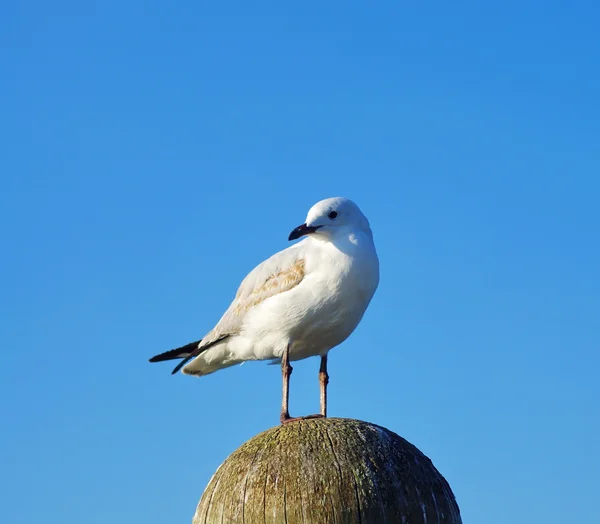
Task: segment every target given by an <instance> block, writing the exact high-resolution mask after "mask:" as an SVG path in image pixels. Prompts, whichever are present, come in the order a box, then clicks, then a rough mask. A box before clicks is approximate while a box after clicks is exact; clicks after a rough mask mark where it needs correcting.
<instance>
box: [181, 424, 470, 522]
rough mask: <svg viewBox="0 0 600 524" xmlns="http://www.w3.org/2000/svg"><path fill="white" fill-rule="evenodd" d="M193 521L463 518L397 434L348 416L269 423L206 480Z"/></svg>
mask: <svg viewBox="0 0 600 524" xmlns="http://www.w3.org/2000/svg"><path fill="white" fill-rule="evenodd" d="M192 522H193V524H216V523H219V524H221V523H238V522H239V523H244V524H263V523H264V524H266V523H270V524H283V523H286V524H296V523H298V524H299V523H304V524H309V523H312V524H327V523H331V524H346V523H348V524H354V523H361V524H369V523H374V524H395V523H398V524H441V523H444V524H462V520H461V517H460V511H459V509H458V505H457V503H456V500H455V498H454V495H453V494H452V491H451V489H450V486H449V485H448V483H447V482H446V480H445V479H444V477H442V475H441V474H440V473H439V472H438V471H437V470H436V469H435V467H434V466H433V464H432V463H431V461H430V460H429V459H428V458H427V457H426V456H425V455H423V454H422V453H421V452H420V451H419V450H418V449H417V448H416V447H415V446H413V445H412V444H410V443H409V442H407V441H406V440H404V439H403V438H402V437H399V436H398V435H396V434H395V433H393V432H391V431H389V430H387V429H385V428H382V427H380V426H376V425H374V424H369V423H367V422H361V421H359V420H352V419H335V418H327V419H309V420H300V421H296V422H292V423H289V424H286V425H283V426H277V427H274V428H272V429H269V430H267V431H265V432H263V433H261V434H260V435H257V436H256V437H254V438H252V439H251V440H249V441H248V442H246V443H245V444H243V445H242V446H241V447H240V448H239V449H237V450H236V451H234V452H233V453H232V454H231V455H230V456H229V457H228V458H227V459H226V460H225V462H224V463H223V464H222V465H221V466H220V467H219V469H218V470H217V471H216V473H215V474H214V476H213V478H212V479H211V480H210V482H209V484H208V486H207V488H206V490H205V491H204V494H203V495H202V498H201V500H200V503H199V504H198V507H197V509H196V513H195V515H194V518H193V521H192Z"/></svg>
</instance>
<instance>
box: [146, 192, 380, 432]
mask: <svg viewBox="0 0 600 524" xmlns="http://www.w3.org/2000/svg"><path fill="white" fill-rule="evenodd" d="M300 237H305V238H303V240H302V241H300V242H298V243H296V244H294V245H293V246H291V247H289V248H287V249H284V250H283V251H280V252H279V253H276V254H275V255H273V256H272V257H271V258H269V259H267V260H265V261H264V262H262V263H261V264H259V265H258V266H257V267H256V268H254V270H252V271H251V272H250V273H249V274H248V276H246V278H245V279H244V280H243V282H242V283H241V285H240V287H239V289H238V291H237V294H236V295H235V298H234V300H233V302H232V303H231V305H230V306H229V308H228V309H227V311H226V312H225V314H224V315H223V317H222V318H221V320H220V321H219V322H218V323H217V325H216V326H215V327H214V328H213V329H212V330H211V331H209V332H208V333H207V334H206V336H205V337H204V338H203V339H202V340H199V341H196V342H192V343H190V344H187V345H185V346H183V347H180V348H177V349H172V350H170V351H167V352H166V353H162V354H160V355H157V356H155V357H152V358H151V359H150V362H160V361H163V360H171V359H176V358H182V359H183V361H182V362H180V363H179V365H177V367H176V368H175V369H174V370H173V373H176V372H177V371H179V370H180V369H182V368H183V369H182V371H183V373H184V374H186V375H196V376H203V375H208V374H209V373H214V372H215V371H218V370H220V369H224V368H227V367H229V366H233V365H235V364H238V363H241V362H244V361H247V360H273V361H274V363H279V362H281V369H282V377H283V399H282V407H281V422H282V423H285V422H289V421H290V420H295V419H292V418H291V417H290V415H289V411H288V400H289V378H290V375H291V373H292V366H291V365H290V361H295V360H302V359H304V358H307V357H312V356H317V355H318V356H320V357H321V366H320V369H319V383H320V393H321V394H320V401H321V410H320V414H319V415H311V417H326V416H327V384H328V382H329V376H328V374H327V354H328V352H329V350H330V349H332V348H333V347H335V346H337V345H338V344H341V343H342V342H343V341H344V340H346V338H348V336H350V334H351V333H352V332H353V331H354V329H355V328H356V326H357V325H358V323H359V322H360V320H361V319H362V317H363V314H364V313H365V311H366V309H367V306H368V305H369V302H370V301H371V299H372V298H373V295H374V293H375V290H376V289H377V285H378V284H379V259H378V258H377V252H376V251H375V244H374V242H373V233H372V232H371V227H370V225H369V221H368V220H367V218H366V217H365V216H364V215H363V214H362V212H361V211H360V209H359V208H358V206H357V205H356V204H355V203H354V202H352V201H351V200H349V199H347V198H341V197H337V198H328V199H326V200H322V201H320V202H318V203H317V204H315V205H314V206H313V207H312V208H311V209H310V210H309V212H308V215H307V217H306V222H305V223H304V224H302V225H301V226H298V227H297V228H296V229H294V230H293V231H292V232H291V234H290V236H289V240H296V239H298V238H300ZM190 360H191V362H190ZM305 418H306V417H305Z"/></svg>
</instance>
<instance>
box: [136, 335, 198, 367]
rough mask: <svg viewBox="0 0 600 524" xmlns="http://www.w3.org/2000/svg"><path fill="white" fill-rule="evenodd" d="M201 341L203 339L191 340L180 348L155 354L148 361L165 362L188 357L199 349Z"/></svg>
mask: <svg viewBox="0 0 600 524" xmlns="http://www.w3.org/2000/svg"><path fill="white" fill-rule="evenodd" d="M200 342H201V340H196V341H195V342H190V343H189V344H186V345H185V346H181V347H180V348H175V349H170V350H169V351H165V352H164V353H160V354H159V355H154V356H153V357H152V358H150V359H149V360H148V362H164V361H165V360H174V359H176V358H188V357H189V356H190V355H193V354H194V353H195V352H197V351H198V344H200Z"/></svg>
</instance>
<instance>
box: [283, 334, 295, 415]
mask: <svg viewBox="0 0 600 524" xmlns="http://www.w3.org/2000/svg"><path fill="white" fill-rule="evenodd" d="M293 369H294V368H292V366H291V364H290V346H289V344H288V345H287V346H286V347H285V351H284V352H283V357H282V359H281V377H282V379H283V396H282V399H281V416H280V420H281V423H282V424H285V423H286V422H289V421H290V420H292V419H291V418H290V411H289V402H290V375H291V374H292V371H293Z"/></svg>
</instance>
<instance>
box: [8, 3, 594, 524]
mask: <svg viewBox="0 0 600 524" xmlns="http://www.w3.org/2000/svg"><path fill="white" fill-rule="evenodd" d="M198 4H199V3H198V2H190V1H183V2H177V3H171V4H168V5H167V3H165V2H155V1H150V2H148V1H144V2H141V1H136V2H131V1H127V0H126V1H119V2H116V1H114V0H108V1H104V2H83V3H82V2H67V1H57V2H40V1H35V0H34V1H31V2H27V3H25V2H4V3H3V4H2V7H0V66H1V69H2V71H3V75H2V77H3V80H2V81H1V82H0V114H1V115H2V118H1V120H0V140H1V143H2V146H3V147H2V151H3V152H2V155H1V159H0V177H1V187H2V190H1V192H0V220H1V223H2V226H3V227H2V245H3V249H2V257H0V289H1V290H2V292H1V294H0V301H1V308H2V315H1V317H0V347H1V348H2V365H1V366H0V399H1V400H0V413H1V417H2V421H3V422H2V431H1V432H0V463H1V464H2V466H1V468H0V470H1V472H2V473H1V474H0V493H1V495H0V498H1V499H2V512H3V517H4V521H5V522H10V523H11V524H29V523H33V522H39V521H40V520H47V521H49V522H61V523H64V524H75V523H77V524H79V523H81V522H85V523H86V524H95V523H104V522H107V521H109V522H115V523H125V522H128V523H129V522H132V521H136V522H144V523H147V524H150V523H157V524H163V523H164V522H189V521H190V519H191V517H192V514H193V511H194V508H195V505H196V503H197V501H198V500H199V497H200V495H201V493H202V491H203V489H204V487H205V485H206V483H207V482H208V480H209V478H210V476H211V475H212V473H213V472H214V470H215V469H216V468H217V466H218V465H219V464H220V463H221V462H222V461H223V460H224V459H225V457H226V456H227V455H228V454H229V453H230V452H231V451H233V450H234V449H235V448H237V447H238V446H239V445H240V444H242V443H243V442H244V441H246V440H247V439H249V438H250V437H252V436H253V435H255V434H257V433H259V432H260V431H262V430H264V429H267V428H269V427H271V426H273V425H275V424H277V422H278V409H279V403H280V374H279V370H278V369H277V368H276V367H271V366H266V365H264V363H249V364H245V365H244V366H242V367H241V368H240V367H236V368H232V369H229V370H225V371H222V372H220V373H217V374H215V375H211V376H209V377H205V378H202V379H194V378H191V377H185V376H181V375H180V376H176V377H172V376H170V370H171V366H170V365H168V364H167V365H157V364H155V365H151V364H149V363H148V362H147V359H148V358H149V357H150V356H152V355H154V354H155V353H159V352H161V351H163V350H166V349H169V348H171V347H174V346H177V345H181V344H184V343H187V342H189V341H191V340H194V339H195V338H200V337H201V336H202V335H203V334H204V333H205V332H206V331H208V330H209V329H210V328H211V327H212V326H213V324H214V323H215V322H216V321H217V320H218V319H219V317H220V315H221V313H222V312H223V311H224V309H225V308H226V307H227V305H228V303H229V301H230V299H231V298H232V297H233V294H234V293H235V290H236V288H237V285H238V284H239V282H240V280H241V279H242V278H243V276H244V275H245V274H246V273H247V272H248V271H249V270H250V269H252V268H253V267H254V265H256V264H257V263H258V262H260V261H261V260H263V259H264V258H266V257H267V256H269V255H270V254H271V253H273V252H275V251H277V250H279V249H282V248H284V247H286V246H287V245H288V243H287V235H288V233H289V232H290V231H291V229H292V228H293V227H295V226H297V225H298V224H300V223H301V222H303V221H304V217H305V215H306V211H307V210H308V208H309V207H310V206H311V205H312V204H313V203H314V202H316V201H318V200H320V199H322V198H325V197H330V196H337V195H343V196H348V197H350V198H353V199H354V200H356V202H357V203H358V204H359V205H360V206H361V208H362V209H363V211H364V212H365V214H366V215H367V216H368V217H369V219H370V221H371V224H372V227H373V230H374V233H375V240H376V244H377V248H378V252H379V256H380V259H381V283H380V287H379V290H378V292H377V294H376V295H375V298H374V300H373V302H372V304H371V307H370V309H369V310H368V312H367V315H366V316H365V318H364V320H363V322H362V323H361V325H360V326H359V328H358V329H357V330H356V332H355V333H354V334H353V335H352V337H351V338H350V339H349V340H348V341H346V342H345V343H344V344H343V345H342V346H340V347H339V348H337V349H335V350H334V351H333V352H332V353H331V354H330V375H331V385H330V404H329V407H330V414H331V415H332V416H340V417H353V418H359V419H363V420H368V421H372V422H375V423H378V424H381V425H384V426H386V427H388V428H390V429H391V430H393V431H395V432H397V433H399V434H400V435H402V436H404V437H405V438H407V439H408V440H410V441H411V442H412V443H414V444H415V445H417V446H418V447H419V448H420V449H421V450H422V451H423V452H424V453H426V454H427V455H428V456H429V457H431V459H432V460H433V462H434V464H435V465H436V466H437V467H438V469H439V470H440V471H441V472H442V473H443V474H444V475H445V476H446V478H447V479H448V481H449V482H450V484H451V486H452V488H453V490H454V492H455V494H456V496H457V498H458V501H459V504H460V507H461V510H462V513H463V517H464V520H465V522H469V523H473V524H478V523H481V524H505V523H507V522H511V523H514V524H519V523H530V522H544V523H545V524H554V523H557V524H558V523H563V522H590V521H591V520H593V519H594V518H596V516H597V515H596V510H595V509H594V508H593V507H592V506H590V504H589V501H590V500H594V499H595V498H596V497H597V491H598V471H599V470H600V453H599V451H598V445H597V444H598V441H597V435H598V431H600V421H599V417H598V398H600V385H599V380H598V371H599V370H600V356H599V351H598V349H599V348H600V327H599V320H598V319H599V316H600V315H599V313H600V278H599V267H600V247H599V246H600V243H599V242H598V231H599V229H600V218H599V213H598V210H599V206H598V198H599V195H600V179H599V173H600V150H599V148H598V144H599V140H600V105H599V103H598V93H599V92H600V73H599V68H598V64H599V63H600V40H599V39H598V34H597V28H598V24H599V23H600V7H598V4H597V3H595V2H571V3H570V4H568V5H567V4H565V3H564V2H554V1H550V2H541V1H532V2H526V3H523V2H502V3H501V5H500V3H497V5H489V4H485V5H484V4H483V3H481V2H459V3H455V2H454V3H447V2H444V3H442V2H428V3H425V2H419V3H417V2H410V3H409V2H389V1H388V2H380V3H379V4H377V5H375V4H371V5H368V6H367V5H360V6H359V5H356V4H348V3H345V2H344V3H342V2H320V3H317V2H309V3H306V2H305V3H302V4H298V3H295V5H293V6H292V5H288V4H290V3H289V2H288V3H285V4H286V5H284V3H283V2H277V3H274V2H273V3H259V4H253V5H251V6H250V5H249V4H248V3H242V2H239V3H235V2H233V3H225V2H221V3H219V2H211V3H210V5H203V6H200V5H198ZM206 4H209V3H206ZM318 364H319V363H318V360H316V359H311V360H307V361H304V362H302V363H298V364H297V366H295V369H296V371H295V373H294V376H293V379H292V390H291V409H292V414H307V413H311V412H315V411H316V410H317V409H318V383H317V370H318Z"/></svg>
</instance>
